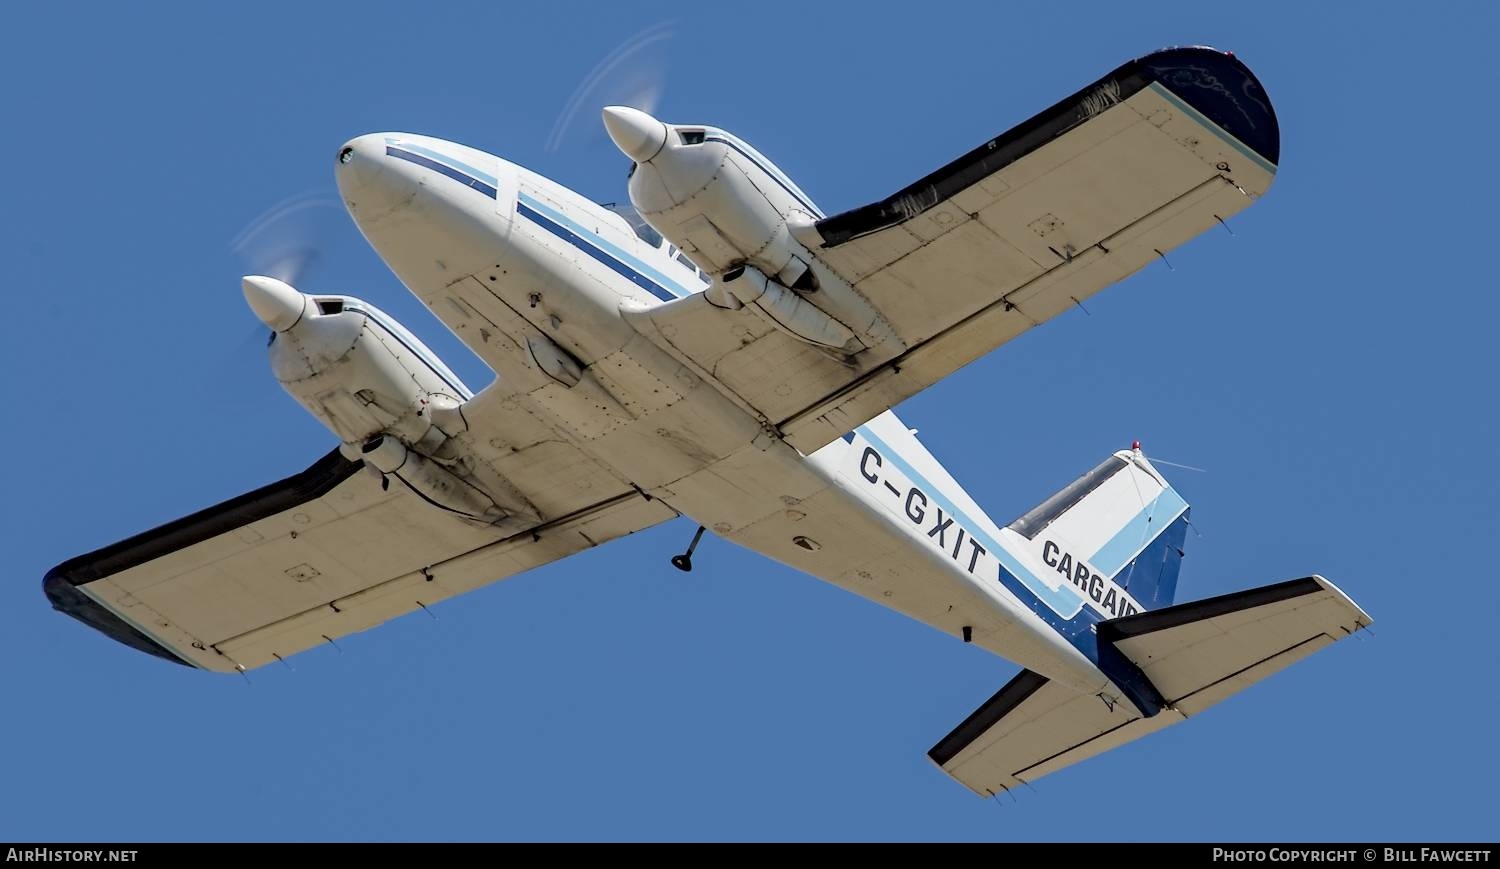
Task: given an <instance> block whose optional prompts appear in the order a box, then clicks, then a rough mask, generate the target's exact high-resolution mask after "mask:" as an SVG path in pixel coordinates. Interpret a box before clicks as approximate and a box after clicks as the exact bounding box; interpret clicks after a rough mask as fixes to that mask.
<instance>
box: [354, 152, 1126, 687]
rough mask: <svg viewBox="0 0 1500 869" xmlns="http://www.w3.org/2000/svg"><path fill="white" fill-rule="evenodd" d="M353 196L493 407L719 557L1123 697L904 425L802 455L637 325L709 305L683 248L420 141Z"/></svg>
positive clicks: (1001, 538)
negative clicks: (693, 304) (740, 553)
mask: <svg viewBox="0 0 1500 869" xmlns="http://www.w3.org/2000/svg"><path fill="white" fill-rule="evenodd" d="M771 168H772V169H774V167H771ZM337 176H338V182H339V187H340V190H341V192H342V195H343V198H344V200H345V203H346V206H347V207H348V209H349V211H350V213H351V214H352V215H353V217H354V219H355V221H356V223H357V224H358V225H359V227H360V229H361V231H362V232H363V233H364V235H365V236H366V238H367V239H368V240H369V241H370V243H371V244H372V245H373V246H374V247H375V249H376V250H377V251H378V252H379V253H380V255H381V257H382V258H383V259H384V260H385V262H386V263H387V264H388V265H389V266H390V268H391V269H392V270H393V271H394V272H395V274H396V275H397V276H398V277H399V278H400V279H401V280H402V281H403V282H404V283H405V284H406V286H407V287H409V288H410V289H411V291H412V292H414V293H416V294H417V296H419V297H420V298H421V299H422V300H423V302H425V303H426V304H427V306H428V307H429V308H430V309H431V310H432V312H433V313H434V314H435V315H436V316H437V317H439V318H440V319H441V320H442V321H443V322H444V323H445V324H447V325H448V326H449V327H450V328H451V329H453V330H454V331H455V332H456V333H458V335H459V336H460V337H461V338H462V339H463V340H464V341H465V343H466V344H468V345H469V346H470V347H472V348H474V350H475V351H476V353H478V354H479V355H480V357H481V358H482V359H483V360H484V361H485V362H486V363H487V364H489V365H490V366H491V367H492V368H493V369H494V370H495V371H496V373H497V375H498V378H499V379H498V381H497V383H496V384H495V385H493V386H491V387H490V388H491V389H502V390H505V391H506V392H507V393H513V394H514V402H513V404H514V407H515V408H516V410H515V412H525V413H530V414H532V415H534V416H537V417H538V418H541V419H544V420H545V422H546V423H547V424H548V425H549V427H550V428H551V429H552V430H553V431H554V432H555V433H556V435H557V437H559V438H563V439H566V440H567V441H569V442H571V443H572V444H574V445H576V446H577V447H579V448H580V449H582V450H584V451H585V452H586V453H588V454H589V455H591V456H592V457H594V458H595V459H596V460H598V461H599V462H601V463H602V464H604V465H606V466H608V467H609V468H611V469H612V470H613V471H614V473H616V474H617V475H618V476H619V477H620V478H621V479H622V480H624V481H628V482H629V483H630V484H632V485H634V486H636V487H637V488H638V489H640V490H641V491H642V492H644V493H646V494H648V495H650V496H651V497H655V498H659V499H661V500H662V501H663V502H665V503H666V504H668V505H670V506H671V507H672V508H674V509H675V510H677V511H678V512H680V513H682V514H683V515H686V516H688V517H691V518H692V519H693V520H695V521H697V522H699V523H701V524H702V525H704V526H705V527H707V528H708V529H710V530H711V531H713V532H714V533H715V534H716V535H718V536H720V537H723V538H725V539H728V540H732V541H734V542H736V543H739V544H741V545H743V546H746V547H748V548H750V549H753V550H755V551H757V552H759V553H762V554H764V555H766V556H768V557H770V558H773V559H775V560H777V561H779V562H781V563H783V564H787V565H790V566H792V567H795V568H797V569H799V570H802V571H804V572H806V573H809V574H812V575H813V576H816V577H819V578H820V579H824V580H826V581H829V582H832V583H835V584H837V585H839V586H841V587H843V588H846V589H848V590H849V591H853V592H855V593H858V594H860V595H862V596H864V597H867V598H869V599H871V600H873V601H875V602H877V603H880V604H882V605H884V606H887V607H890V608H892V609H895V610H898V611H900V612H903V613H905V614H907V615H910V616H911V617H913V618H916V619H918V620H920V621H922V622H925V623H927V624H929V625H931V626H933V627H935V628H937V629H939V630H942V631H944V632H945V633H948V634H950V635H952V636H955V637H962V636H965V635H968V636H971V637H972V641H973V642H974V643H975V644H977V645H979V646H981V647H983V648H985V649H987V650H989V651H991V652H993V653H995V654H997V655H1001V656H1003V657H1005V658H1007V659H1010V660H1012V661H1015V662H1016V663H1019V664H1021V665H1022V666H1024V667H1027V668H1029V669H1031V670H1034V671H1036V672H1038V673H1041V674H1043V675H1045V676H1047V677H1048V678H1050V679H1053V680H1056V681H1059V682H1062V683H1065V684H1068V685H1070V686H1072V687H1074V688H1076V689H1077V690H1079V691H1083V692H1088V693H1095V692H1106V693H1107V694H1109V695H1114V694H1116V693H1117V689H1116V688H1114V686H1113V685H1112V684H1111V682H1110V680H1109V679H1108V678H1107V677H1106V676H1105V675H1104V674H1103V673H1102V672H1101V671H1100V670H1099V669H1098V668H1097V667H1096V666H1095V665H1094V664H1093V662H1091V661H1090V660H1089V659H1088V658H1087V657H1085V655H1083V654H1082V653H1081V652H1080V651H1078V649H1076V648H1075V647H1074V646H1073V645H1072V644H1070V643H1069V642H1068V641H1067V639H1065V638H1064V637H1063V636H1062V635H1060V634H1059V633H1058V632H1057V631H1055V630H1053V628H1052V627H1050V626H1049V625H1048V624H1047V623H1046V622H1044V621H1043V619H1042V618H1040V617H1039V616H1038V614H1037V613H1036V612H1034V611H1033V608H1032V605H1029V604H1028V603H1025V602H1023V601H1022V600H1021V599H1020V598H1019V597H1017V595H1016V594H1014V593H1012V591H1011V590H1010V589H1008V588H1006V587H1005V586H1004V585H1003V584H1002V583H1001V582H999V581H998V580H997V575H998V574H999V573H1000V572H1001V570H1002V569H1005V570H1008V571H1009V573H1010V575H1011V576H1013V577H1019V578H1020V579H1019V581H1020V582H1022V583H1023V584H1025V585H1026V587H1027V589H1028V590H1029V591H1030V592H1031V594H1032V595H1033V596H1034V597H1035V598H1037V599H1039V600H1041V601H1042V602H1044V603H1047V602H1049V601H1051V603H1048V605H1050V606H1052V607H1053V610H1054V611H1055V612H1057V613H1060V614H1063V615H1064V616H1066V615H1068V613H1067V610H1068V608H1069V607H1073V608H1074V611H1076V608H1077V607H1079V606H1082V605H1087V604H1088V602H1087V601H1082V602H1081V601H1080V598H1079V596H1078V595H1077V594H1075V593H1073V592H1072V591H1071V590H1070V589H1067V588H1066V579H1060V578H1059V577H1058V576H1057V575H1056V572H1055V571H1051V570H1050V568H1049V567H1048V566H1047V564H1046V562H1045V560H1044V556H1043V553H1041V552H1040V551H1038V550H1036V549H1035V547H1033V546H1032V545H1031V542H1030V541H1027V540H1026V539H1024V538H1022V537H1021V536H1020V535H1017V534H1015V533H1014V532H1013V531H1011V530H1009V529H1006V528H1001V527H999V526H997V525H996V524H995V523H993V522H992V521H991V520H990V518H989V517H988V516H987V515H986V514H985V513H984V511H983V510H981V509H980V508H979V506H978V505H977V504H975V502H974V501H973V500H972V499H971V498H970V497H969V496H968V494H967V493H965V492H964V490H963V489H962V488H961V487H960V486H959V485H958V484H957V483H956V482H955V481H954V480H953V478H952V477H951V476H949V475H948V473H947V472H946V471H944V469H943V468H942V467H941V465H939V464H938V462H937V461H936V460H935V459H933V457H932V456H931V455H930V454H929V453H928V452H927V450H926V449H925V448H923V446H922V445H921V444H920V443H918V441H917V440H916V438H915V437H914V436H913V435H912V433H911V432H910V431H909V430H908V429H907V428H906V426H904V425H903V424H902V423H901V422H900V420H898V419H897V418H896V416H895V415H894V414H893V413H890V412H887V413H884V414H882V415H881V416H879V417H877V418H876V419H874V420H871V421H870V422H869V423H867V424H865V425H863V426H860V427H859V428H858V429H856V430H855V431H853V432H851V433H849V434H848V435H846V436H845V438H843V439H838V440H835V441H833V442H832V443H830V444H828V445H827V446H825V447H822V448H821V449H818V450H816V451H815V452H813V453H812V454H811V455H802V454H801V453H799V452H798V451H797V450H795V449H794V448H792V447H791V446H789V445H788V444H786V443H785V442H784V441H783V440H781V439H780V438H778V437H776V436H775V434H774V429H772V428H771V427H770V426H769V425H768V424H767V422H766V421H765V420H762V419H760V418H758V417H757V416H756V415H755V413H754V412H753V411H752V410H751V409H750V408H748V407H747V406H746V405H745V404H744V403H743V402H741V401H738V400H736V398H735V397H734V396H733V394H731V393H728V392H727V391H726V390H721V389H720V388H719V387H718V386H717V385H716V384H715V383H714V382H712V380H711V379H709V378H707V377H705V376H703V375H702V374H701V373H700V372H697V371H695V370H693V368H692V367H691V366H689V365H687V364H685V363H684V362H683V361H682V360H679V359H677V358H674V357H673V356H672V355H670V354H669V353H668V352H667V351H665V350H663V349H661V348H660V347H658V346H657V345H656V344H655V343H653V342H652V341H651V340H649V339H648V338H647V337H645V336H643V335H642V334H641V333H639V332H638V331H636V329H635V328H633V327H632V326H631V324H630V322H629V320H628V314H629V313H631V312H634V311H641V310H645V309H648V308H650V307H652V306H657V305H662V304H664V303H665V302H667V301H670V300H672V299H675V298H681V297H685V296H687V295H690V294H693V293H697V292H700V291H703V290H704V289H705V287H707V286H708V285H709V281H710V279H709V278H708V277H707V276H705V275H704V274H703V273H702V272H700V271H699V270H697V269H696V268H695V267H694V266H693V265H691V264H689V263H688V262H686V260H685V258H681V257H680V256H679V253H680V252H679V251H677V250H676V248H675V247H674V246H672V245H671V244H670V243H669V242H666V241H662V242H660V243H658V244H654V245H653V244H651V243H649V242H648V241H647V240H645V239H644V238H642V237H641V236H639V235H638V234H637V233H636V232H634V231H633V230H632V228H631V226H630V224H629V223H628V222H627V221H626V219H625V218H623V217H622V216H621V215H620V214H618V213H616V212H614V211H611V210H610V209H608V208H606V207H604V206H601V205H598V204H595V203H593V202H590V201H588V200H586V199H585V198H583V197H581V196H579V195H577V194H575V193H573V192H571V191H569V190H567V189H565V188H563V187H562V186H560V185H558V184H556V183H554V182H552V181H550V180H548V179H546V178H543V177H541V176H539V175H536V174H535V173H532V172H529V171H527V170H525V169H523V168H521V167H519V166H515V165H513V164H511V163H508V162H506V161H504V160H501V159H499V158H497V157H495V156H493V155H490V154H485V153H483V152H480V151H477V150H474V149H472V148H467V147H465V146H462V145H457V144H454V143H451V142H445V141H441V140H437V139H432V138H428V137H424V136H416V135H410V134H395V133H387V134H372V135H368V136H362V137H360V138H358V139H355V140H353V141H351V142H350V143H348V144H347V145H346V146H345V148H344V149H342V150H341V151H340V162H339V164H338V167H337ZM470 422H471V423H473V422H474V421H473V420H471V421H470ZM851 517H852V518H851ZM834 544H839V545H834ZM845 544H847V545H845ZM835 552H837V553H849V552H858V553H861V555H860V556H858V557H855V558H850V557H848V556H847V554H840V555H837V556H834V555H831V553H835ZM1122 600H1123V598H1122ZM959 604H962V605H959ZM976 611H979V612H982V613H984V616H983V617H982V618H975V617H974V616H973V615H972V613H974V612H976ZM955 612H965V613H969V614H970V615H968V616H962V617H960V616H955V615H954V613H955ZM1123 614H1125V611H1124V610H1123V608H1121V609H1119V610H1117V611H1115V612H1112V613H1109V615H1123Z"/></svg>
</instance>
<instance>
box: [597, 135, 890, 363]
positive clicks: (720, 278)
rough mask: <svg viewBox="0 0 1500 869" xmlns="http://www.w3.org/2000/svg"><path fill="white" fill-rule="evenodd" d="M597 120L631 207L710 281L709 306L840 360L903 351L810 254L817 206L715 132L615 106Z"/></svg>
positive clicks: (858, 297)
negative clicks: (624, 167) (747, 316)
mask: <svg viewBox="0 0 1500 869" xmlns="http://www.w3.org/2000/svg"><path fill="white" fill-rule="evenodd" d="M604 123H605V126H606V127H607V128H608V130H609V134H610V137H611V138H613V139H614V141H615V144H616V145H617V146H619V148H620V150H621V151H623V152H624V153H625V154H626V155H627V156H629V157H630V158H631V159H632V160H634V161H635V169H634V171H633V172H632V173H631V176H630V201H631V204H632V205H634V206H635V208H636V210H637V211H639V212H640V214H641V216H642V217H644V218H645V219H646V220H647V222H649V223H650V224H651V225H652V226H653V227H654V228H655V229H656V230H657V231H658V232H660V233H661V234H662V235H663V236H665V237H666V238H667V239H669V240H670V241H672V242H673V243H674V244H676V245H677V246H678V247H680V248H682V249H683V250H685V251H686V252H687V253H688V255H689V256H691V257H692V258H693V260H694V261H695V262H696V263H698V265H700V266H702V267H703V268H704V269H705V270H707V271H709V272H710V273H712V274H713V275H714V276H715V278H716V280H715V282H714V284H713V285H712V286H710V287H709V288H708V289H707V291H706V295H707V298H708V301H709V302H711V303H713V304H715V305H717V306H719V307H722V308H730V309H738V308H741V307H746V306H748V307H754V308H755V309H756V311H757V312H758V313H759V314H760V315H761V316H763V317H764V318H765V319H767V320H768V321H770V322H771V323H772V324H773V325H775V326H776V327H777V328H779V329H781V330H782V331H784V332H786V333H787V334H790V335H792V336H794V337H796V338H798V339H799V340H802V341H806V342H808V343H810V344H815V345H817V346H819V347H822V348H825V349H827V350H830V351H832V352H834V353H836V354H841V355H843V356H844V357H853V356H856V355H858V354H861V353H863V352H864V351H865V350H868V349H871V348H875V347H882V346H883V348H884V349H883V350H882V351H881V352H882V353H883V354H884V355H885V356H886V357H890V356H894V355H895V354H897V353H899V352H901V351H903V350H904V349H906V348H905V345H904V344H903V343H902V341H901V339H900V337H899V336H897V335H896V333H895V332H894V330H892V329H891V327H890V324H889V323H887V322H886V321H885V318H884V317H882V316H881V315H880V313H879V312H878V311H876V310H875V309H874V308H873V307H871V305H870V303H869V301H868V300H867V299H866V298H865V297H864V296H863V295H862V294H860V293H859V292H857V291H856V290H855V289H854V288H853V287H851V286H850V285H849V283H848V282H847V281H845V280H844V279H843V278H842V277H840V276H839V275H838V274H836V273H834V272H833V271H832V270H830V269H829V268H828V267H827V265H825V264H824V263H822V262H821V261H819V260H818V258H817V257H816V256H815V255H814V253H813V248H815V247H816V245H818V244H819V243H821V242H820V239H819V236H818V232H817V227H816V225H815V221H816V220H817V219H818V217H819V212H818V210H817V207H816V206H814V205H813V203H812V201H811V200H810V199H808V197H807V194H806V193H803V192H802V190H801V188H799V187H797V185H796V184H795V183H793V182H792V180H791V179H790V178H788V177H787V176H786V174H785V173H784V172H782V171H781V170H780V169H777V168H776V166H775V164H773V163H771V161H769V160H767V159H766V158H765V157H764V156H762V155H761V154H760V153H759V152H757V151H756V150H755V149H754V148H752V147H750V146H749V145H747V144H745V142H743V141H741V140H740V139H737V138H735V137H734V136H733V135H731V134H729V133H727V132H725V131H723V130H720V129H718V128H716V127H698V126H688V125H680V124H679V125H674V124H664V123H662V122H661V121H658V120H657V119H655V118H653V117H651V116H650V115H647V114H646V113H644V112H640V111H637V110H635V109H629V108H623V107H619V106H611V107H610V108H607V109H605V110H604ZM809 245H812V246H813V247H809Z"/></svg>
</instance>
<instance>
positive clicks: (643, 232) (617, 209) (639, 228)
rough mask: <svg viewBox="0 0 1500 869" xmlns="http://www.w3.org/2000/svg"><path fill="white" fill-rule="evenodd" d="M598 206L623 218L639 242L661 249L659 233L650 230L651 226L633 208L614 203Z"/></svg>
mask: <svg viewBox="0 0 1500 869" xmlns="http://www.w3.org/2000/svg"><path fill="white" fill-rule="evenodd" d="M600 204H602V205H603V206H604V207H605V208H608V209H609V210H610V211H613V212H614V213H615V214H618V215H620V216H621V217H623V218H625V222H626V223H628V224H630V228H631V229H632V230H633V231H634V232H635V234H636V237H638V238H639V239H640V240H641V241H644V242H645V243H646V244H649V245H651V246H652V247H661V241H662V239H661V233H659V232H657V231H656V230H654V229H652V228H651V224H649V223H647V222H646V219H645V218H644V217H641V213H640V212H639V211H636V210H635V207H634V206H631V205H620V204H618V203H614V202H604V203H600Z"/></svg>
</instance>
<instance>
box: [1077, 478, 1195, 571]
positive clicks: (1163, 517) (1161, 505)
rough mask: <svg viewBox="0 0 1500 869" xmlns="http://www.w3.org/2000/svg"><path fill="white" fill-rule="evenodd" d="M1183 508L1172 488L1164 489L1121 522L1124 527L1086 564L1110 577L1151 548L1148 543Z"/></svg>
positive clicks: (1183, 504) (1163, 529) (1185, 505)
mask: <svg viewBox="0 0 1500 869" xmlns="http://www.w3.org/2000/svg"><path fill="white" fill-rule="evenodd" d="M1187 506H1188V505H1187V502H1186V501H1184V500H1182V496H1181V495H1179V494H1177V490H1176V489H1171V488H1168V489H1164V490H1163V491H1162V493H1161V494H1159V495H1157V496H1156V498H1155V499H1154V500H1152V502H1151V503H1150V504H1147V505H1146V508H1145V509H1144V510H1142V511H1141V512H1139V513H1137V514H1136V515H1135V517H1134V518H1132V519H1131V520H1130V521H1129V522H1127V523H1125V527H1124V528H1121V529H1120V530H1119V531H1118V532H1116V533H1115V536H1114V537H1111V538H1110V540H1109V542H1108V543H1106V544H1104V546H1102V547H1100V549H1099V551H1098V552H1096V553H1094V557H1093V558H1090V559H1089V563H1090V564H1092V565H1093V566H1094V567H1095V568H1097V569H1098V570H1101V571H1103V572H1104V575H1105V576H1108V577H1111V578H1113V577H1114V576H1115V574H1117V573H1119V572H1120V571H1121V570H1122V569H1123V568H1124V567H1125V565H1127V564H1129V563H1130V561H1131V559H1133V558H1135V557H1136V555H1137V554H1139V553H1140V552H1141V550H1143V549H1145V548H1146V547H1147V546H1149V545H1151V541H1152V540H1155V539H1156V538H1157V537H1159V536H1161V533H1162V532H1163V531H1165V530H1167V526H1169V525H1171V524H1172V523H1173V522H1174V521H1176V519H1177V517H1178V516H1181V515H1182V511H1184V510H1186V509H1187Z"/></svg>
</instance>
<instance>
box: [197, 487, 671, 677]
mask: <svg viewBox="0 0 1500 869" xmlns="http://www.w3.org/2000/svg"><path fill="white" fill-rule="evenodd" d="M675 515H676V513H675V512H673V511H672V510H671V508H669V507H667V506H665V505H664V504H662V503H661V502H660V501H647V500H646V499H644V498H641V497H640V496H638V495H635V494H634V493H631V494H629V495H623V496H620V497H619V498H617V499H615V500H614V501H611V502H610V503H607V504H602V505H599V506H598V507H595V508H591V509H589V510H587V511H584V512H582V513H581V514H579V515H575V516H571V517H567V518H565V519H563V520H561V521H557V522H553V523H549V524H547V525H544V526H540V527H538V528H535V529H532V530H530V531H526V532H523V533H521V534H519V535H515V536H512V537H509V538H506V539H504V540H497V541H494V542H492V543H489V544H487V545H485V546H482V547H479V548H477V549H474V550H472V551H469V552H466V553H464V554H462V555H459V556H457V557H454V558H450V559H447V560H444V561H441V562H439V563H436V564H433V565H432V566H430V567H424V568H421V569H419V570H413V571H410V572H407V573H405V574H403V575H401V576H397V577H394V578H392V579H389V580H386V581H384V582H381V583H378V584H376V585H373V586H370V587H368V588H366V589H363V590H361V591H359V592H357V593H355V594H352V595H349V596H347V597H343V598H339V599H337V600H334V601H330V602H329V603H328V604H327V605H324V606H318V607H315V608H312V609H309V610H305V611H303V612H299V613H297V614H295V615H293V616H290V617H288V618H285V619H282V620H280V621H277V622H275V623H272V624H268V625H265V626H263V627H259V628H257V629H255V630H252V631H249V632H247V633H245V634H242V635H240V636H236V637H232V638H229V639H226V640H223V641H221V642H219V643H217V644H216V645H215V648H217V649H218V650H219V651H220V652H222V653H223V654H224V655H225V656H226V657H227V658H229V659H230V660H232V661H233V662H234V663H236V664H239V665H240V666H243V667H245V668H247V669H248V668H252V667H258V666H261V665H263V664H267V663H270V662H272V661H274V660H277V659H278V658H286V657H289V656H291V655H293V654H295V653H297V652H300V651H303V650H305V649H309V648H312V647H313V646H317V645H321V644H323V643H326V642H329V641H331V640H334V639H338V638H340V637H345V636H348V635H350V634H354V633H358V632H360V631H365V630H369V629H370V628H374V627H377V626H379V625H381V624H383V623H384V622H387V621H389V620H391V619H393V618H396V617H398V616H402V615H405V614H407V613H410V612H414V611H416V610H418V609H420V608H424V607H430V606H432V605H433V604H436V603H438V602H441V601H444V600H447V599H449V598H451V597H455V596H457V595H460V594H463V593H464V592H467V591H472V590H474V589H476V588H479V587H480V586H483V585H488V584H490V583H492V582H494V581H496V580H499V579H504V578H506V577H510V576H514V575H516V574H519V573H522V572H524V571H526V570H530V569H531V568H534V567H540V566H542V565H544V564H548V563H551V562H553V561H556V560H558V559H561V558H564V557H566V556H568V555H572V554H574V553H576V552H582V551H583V550H585V549H590V548H592V547H594V546H598V545H600V544H602V543H606V542H608V541H610V540H613V539H615V538H618V537H623V536H625V535H627V534H630V533H632V532H634V531H637V530H640V529H642V528H648V527H650V526H652V525H655V524H657V523H659V522H664V521H666V520H667V519H670V518H672V517H674V516H675Z"/></svg>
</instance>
